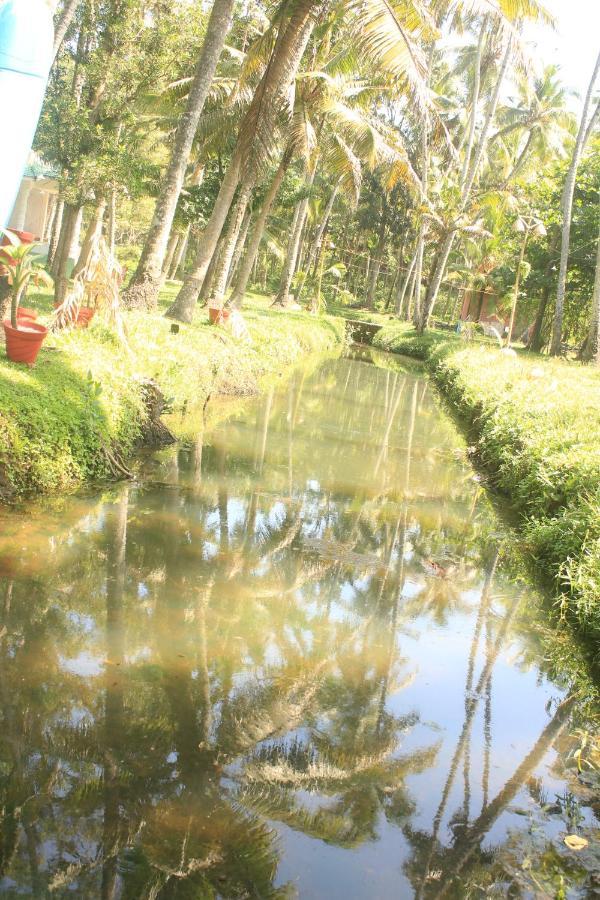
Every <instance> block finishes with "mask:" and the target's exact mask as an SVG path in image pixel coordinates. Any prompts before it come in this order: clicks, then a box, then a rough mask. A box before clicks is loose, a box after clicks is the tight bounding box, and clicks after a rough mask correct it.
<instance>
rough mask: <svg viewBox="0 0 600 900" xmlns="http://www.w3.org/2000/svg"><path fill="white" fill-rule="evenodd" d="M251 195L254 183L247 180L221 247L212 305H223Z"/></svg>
mask: <svg viewBox="0 0 600 900" xmlns="http://www.w3.org/2000/svg"><path fill="white" fill-rule="evenodd" d="M251 196H252V185H251V184H248V183H247V182H246V183H245V184H244V185H243V186H242V188H241V189H240V192H239V195H238V198H237V200H236V203H235V206H234V208H233V214H232V216H231V220H230V222H229V226H228V228H227V231H226V232H225V236H224V238H223V247H222V248H221V255H220V258H219V264H218V266H217V270H216V272H215V280H214V283H213V287H212V291H211V297H210V300H209V304H210V305H211V306H223V301H224V299H225V289H226V286H227V278H228V276H229V269H230V268H231V261H232V260H233V254H234V253H235V245H236V243H237V239H238V236H239V234H240V231H241V228H242V223H243V221H244V216H245V215H246V209H247V208H248V203H249V202H250V197H251Z"/></svg>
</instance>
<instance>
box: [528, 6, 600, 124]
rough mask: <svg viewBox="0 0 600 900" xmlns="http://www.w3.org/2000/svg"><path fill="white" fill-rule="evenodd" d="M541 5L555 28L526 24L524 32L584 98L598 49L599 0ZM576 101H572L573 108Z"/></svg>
mask: <svg viewBox="0 0 600 900" xmlns="http://www.w3.org/2000/svg"><path fill="white" fill-rule="evenodd" d="M542 2H544V0H542ZM544 5H545V7H546V9H548V10H549V12H550V13H552V15H553V16H554V17H555V19H556V29H555V30H553V29H552V28H550V27H548V26H540V25H535V26H534V25H529V26H528V28H527V31H526V36H527V38H528V39H529V40H531V41H533V42H535V43H536V44H537V48H538V51H539V58H540V59H541V60H542V61H543V62H544V63H556V64H557V65H559V66H560V69H561V76H562V78H561V80H562V81H563V83H564V84H565V85H566V86H567V87H569V88H572V89H574V90H576V91H577V92H578V93H579V94H580V96H581V98H582V99H583V97H584V96H585V92H586V90H587V86H588V83H589V80H590V78H591V75H592V72H593V70H594V64H595V62H596V57H597V56H598V53H599V52H600V0H545V2H544ZM579 105H580V101H573V106H574V108H577V107H578V106H579Z"/></svg>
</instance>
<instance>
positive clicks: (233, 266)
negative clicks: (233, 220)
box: [227, 204, 252, 288]
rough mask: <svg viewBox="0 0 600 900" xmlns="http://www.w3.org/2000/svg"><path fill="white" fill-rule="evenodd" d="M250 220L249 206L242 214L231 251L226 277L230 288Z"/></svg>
mask: <svg viewBox="0 0 600 900" xmlns="http://www.w3.org/2000/svg"><path fill="white" fill-rule="evenodd" d="M251 220H252V209H251V207H250V204H248V206H247V207H246V212H245V213H244V218H243V221H242V226H241V228H240V230H239V232H238V236H237V239H236V242H235V250H234V251H233V256H232V257H231V265H230V266H229V274H228V275H227V287H228V288H229V287H230V286H231V282H232V281H233V278H234V275H235V272H236V269H237V267H238V265H239V262H240V258H241V256H242V253H243V252H244V247H245V246H246V239H247V237H248V231H249V230H250V222H251Z"/></svg>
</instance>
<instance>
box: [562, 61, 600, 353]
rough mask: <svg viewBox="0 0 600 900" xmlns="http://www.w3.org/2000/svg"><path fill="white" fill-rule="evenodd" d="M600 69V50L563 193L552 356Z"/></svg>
mask: <svg viewBox="0 0 600 900" xmlns="http://www.w3.org/2000/svg"><path fill="white" fill-rule="evenodd" d="M599 73H600V53H599V54H598V58H597V59H596V65H595V66H594V71H593V73H592V77H591V80H590V83H589V85H588V89H587V94H586V96H585V102H584V105H583V112H582V114H581V122H580V123H579V130H578V132H577V138H576V140H575V147H574V149H573V156H572V157H571V164H570V166H569V171H568V173H567V178H566V181H565V186H564V189H563V195H562V210H561V211H562V241H561V248H560V267H559V270H558V287H557V290H556V308H555V310H554V322H553V325H552V343H551V345H550V354H551V356H560V353H561V342H562V326H563V318H564V307H565V294H566V290H567V266H568V263H569V245H570V242H571V219H572V216H573V197H574V195H575V184H576V182H577V169H578V168H579V163H580V161H581V157H582V155H583V151H584V149H585V145H586V142H587V140H588V138H589V136H590V134H591V132H592V130H593V128H594V124H595V122H596V120H597V118H598V116H599V115H600V102H598V103H597V104H596V107H595V109H594V112H593V113H592V114H591V116H590V109H591V108H592V99H593V96H594V90H595V85H596V80H597V78H598V74H599Z"/></svg>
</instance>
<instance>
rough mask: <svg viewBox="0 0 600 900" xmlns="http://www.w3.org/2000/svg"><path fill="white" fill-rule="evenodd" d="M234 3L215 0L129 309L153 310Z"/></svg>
mask: <svg viewBox="0 0 600 900" xmlns="http://www.w3.org/2000/svg"><path fill="white" fill-rule="evenodd" d="M234 6H235V0H215V2H214V4H213V8H212V11H211V14H210V19H209V20H208V27H207V30H206V36H205V38H204V43H203V45H202V51H201V53H200V58H199V60H198V64H197V66H196V71H195V73H194V78H193V81H192V84H191V88H190V93H189V96H188V100H187V105H186V109H185V112H184V113H183V115H182V116H181V119H180V120H179V123H178V125H177V131H176V133H175V141H174V144H173V150H172V152H171V159H170V161H169V165H168V167H167V171H166V172H165V176H164V179H163V183H162V186H161V191H160V194H159V197H158V200H157V202H156V208H155V210H154V216H153V219H152V224H151V225H150V230H149V232H148V235H147V237H146V242H145V244H144V248H143V250H142V255H141V257H140V261H139V263H138V267H137V269H136V271H135V274H134V276H133V278H132V280H131V283H130V285H129V287H128V289H127V292H126V302H127V305H129V306H141V307H145V308H147V309H155V308H156V305H157V302H158V291H159V289H160V283H161V274H162V268H163V262H164V258H165V253H166V250H167V242H168V240H169V234H170V232H171V226H172V225H173V218H174V216H175V209H176V207H177V201H178V200H179V194H180V192H181V188H182V186H183V181H184V178H185V173H186V169H187V165H188V160H189V156H190V152H191V149H192V144H193V141H194V137H195V136H196V131H197V128H198V122H199V121H200V116H201V115H202V110H203V109H204V103H205V101H206V97H207V95H208V91H209V90H210V86H211V83H212V80H213V76H214V74H215V70H216V68H217V63H218V62H219V57H220V56H221V51H222V49H223V44H224V43H225V38H226V36H227V33H228V31H229V29H230V27H231V23H232V19H233V9H234Z"/></svg>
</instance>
